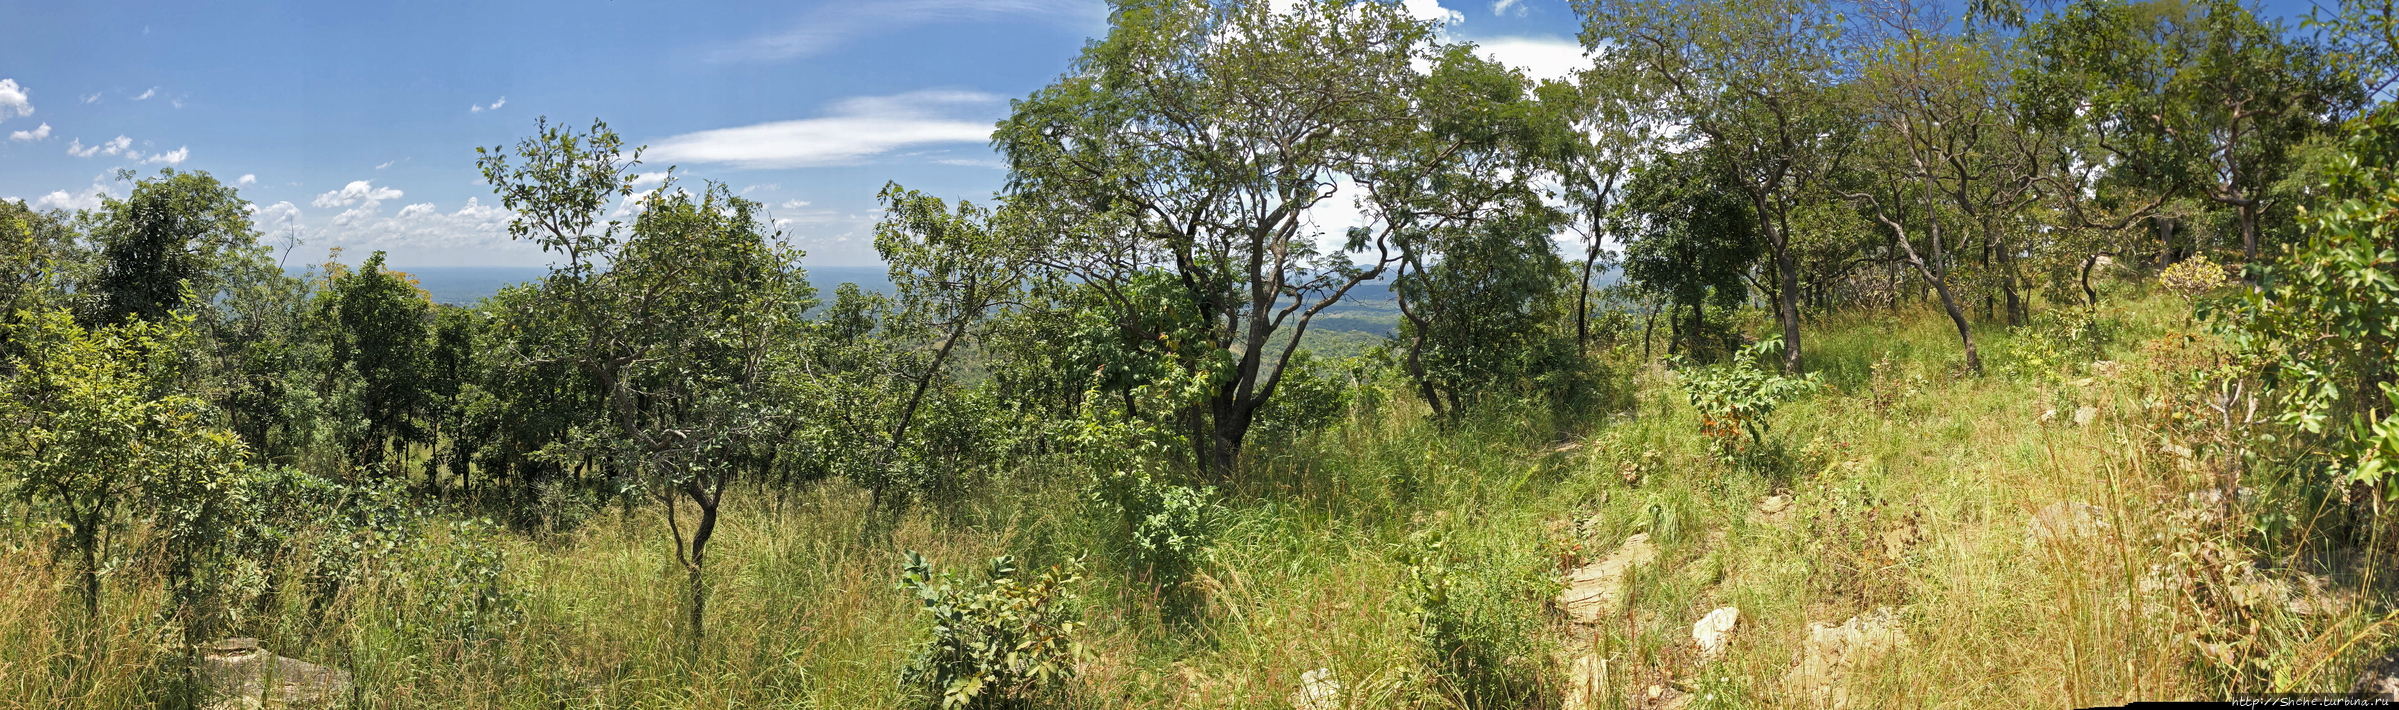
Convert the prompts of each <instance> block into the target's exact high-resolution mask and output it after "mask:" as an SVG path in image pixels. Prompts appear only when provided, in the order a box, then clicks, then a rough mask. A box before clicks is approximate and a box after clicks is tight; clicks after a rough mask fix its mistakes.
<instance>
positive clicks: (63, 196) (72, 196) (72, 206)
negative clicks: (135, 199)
mask: <svg viewBox="0 0 2399 710" xmlns="http://www.w3.org/2000/svg"><path fill="white" fill-rule="evenodd" d="M112 196H114V195H113V194H112V193H110V192H109V191H108V182H107V180H106V176H102V177H96V178H92V186H91V187H88V188H84V189H83V190H82V191H79V192H68V191H66V190H58V191H54V192H51V193H50V194H47V195H43V196H41V198H40V199H37V200H34V201H33V207H34V209H39V210H96V209H100V202H101V201H102V200H106V199H108V198H110V197H112Z"/></svg>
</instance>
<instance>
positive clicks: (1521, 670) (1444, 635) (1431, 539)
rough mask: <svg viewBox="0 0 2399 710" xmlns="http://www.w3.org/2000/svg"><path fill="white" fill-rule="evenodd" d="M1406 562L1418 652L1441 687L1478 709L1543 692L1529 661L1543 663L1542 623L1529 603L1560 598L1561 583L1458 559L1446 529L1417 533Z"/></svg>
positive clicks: (1403, 560) (1488, 563)
mask: <svg viewBox="0 0 2399 710" xmlns="http://www.w3.org/2000/svg"><path fill="white" fill-rule="evenodd" d="M1462 559H1482V560H1483V562H1484V564H1480V565H1477V564H1472V563H1467V562H1463V561H1462ZM1400 562H1401V563H1402V564H1405V565H1407V567H1408V582H1409V585H1408V591H1409V596H1410V598H1411V601H1412V602H1413V606H1412V607H1411V608H1410V612H1411V613H1412V614H1413V615H1414V616H1415V618H1416V641H1417V647H1418V649H1419V652H1420V653H1422V654H1423V663H1424V666H1425V668H1427V669H1428V670H1430V671H1431V672H1432V676H1433V678H1434V679H1435V682H1436V683H1437V684H1438V685H1439V686H1440V687H1443V688H1445V689H1447V690H1449V691H1451V692H1454V693H1456V694H1457V696H1458V697H1459V699H1461V700H1463V701H1464V703H1465V705H1466V706H1467V707H1473V708H1493V707H1518V706H1522V705H1525V704H1526V703H1527V702H1528V701H1530V700H1532V699H1533V698H1534V696H1535V695H1537V694H1538V693H1539V692H1540V690H1541V686H1540V684H1539V682H1538V681H1539V677H1540V676H1539V673H1538V672H1537V671H1538V669H1535V668H1531V667H1529V664H1530V663H1531V661H1530V660H1528V659H1532V658H1538V657H1540V654H1538V653H1536V652H1535V649H1533V648H1532V645H1533V639H1535V638H1537V637H1538V636H1539V631H1540V628H1539V627H1540V620H1539V619H1538V618H1536V617H1535V616H1534V614H1533V613H1532V611H1531V610H1533V609H1535V608H1538V607H1537V606H1535V605H1533V604H1528V603H1527V600H1530V599H1538V598H1542V597H1544V596H1546V595H1547V594H1551V593H1555V591H1556V587H1555V586H1544V585H1553V583H1551V582H1549V581H1548V578H1547V577H1546V576H1544V575H1541V574H1537V573H1535V574H1515V575H1510V574H1507V570H1508V569H1509V568H1510V566H1509V565H1507V564H1506V563H1505V562H1502V563H1497V564H1494V563H1492V561H1491V560H1490V559H1489V558H1488V557H1485V556H1461V555H1457V554H1455V553H1454V551H1452V550H1451V549H1450V546H1449V539H1448V536H1447V535H1446V534H1444V533H1442V532H1441V531H1439V530H1427V531H1421V532H1418V533H1416V534H1414V535H1411V536H1410V538H1409V541H1408V545H1407V546H1406V547H1404V548H1402V550H1401V553H1400ZM1528 569H1530V567H1529V566H1528ZM1534 571H1535V572H1537V571H1538V570H1534Z"/></svg>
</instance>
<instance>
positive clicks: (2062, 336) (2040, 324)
mask: <svg viewBox="0 0 2399 710" xmlns="http://www.w3.org/2000/svg"><path fill="white" fill-rule="evenodd" d="M2183 263H2185V264H2187V263H2190V262H2189V261H2185V262H2183ZM2177 266H2179V264H2178V265H2177ZM2116 330H2117V328H2116V324H2115V323H2114V322H2112V321H2109V320H2107V319H2103V318H2099V317H2097V316H2096V315H2094V314H2092V313H2091V312H2089V311H2085V310H2081V309H2061V310H2051V311H2043V312H2041V313H2040V314H2038V315H2035V316H2033V322H2032V325H2030V326H2027V327H2024V328H2018V329H2016V332H2015V337H2014V338H2012V339H2010V340H2008V341H2007V343H2006V344H2005V345H2003V346H2001V348H2002V350H2003V351H2004V352H2005V353H2006V355H2007V358H2006V360H2005V362H2004V364H2002V365H2000V371H2001V372H2002V373H2004V374H2006V375H2008V376H2009V377H2014V378H2018V379H2026V380H2040V381H2045V382H2051V383H2055V382H2057V381H2059V380H2061V379H2062V378H2063V377H2064V373H2066V372H2067V371H2068V369H2069V368H2071V367H2073V366H2075V365H2076V364H2078V363H2088V362H2091V361H2094V360H2098V359H2099V357H2100V354H2101V350H2102V349H2103V348H2105V347H2106V346H2107V344H2108V343H2110V342H2112V341H2113V340H2114V339H2115V334H2116Z"/></svg>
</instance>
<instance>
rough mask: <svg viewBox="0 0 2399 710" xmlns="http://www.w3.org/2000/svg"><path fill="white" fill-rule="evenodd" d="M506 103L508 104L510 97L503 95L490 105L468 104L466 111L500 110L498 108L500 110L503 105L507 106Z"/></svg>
mask: <svg viewBox="0 0 2399 710" xmlns="http://www.w3.org/2000/svg"><path fill="white" fill-rule="evenodd" d="M506 105H508V97H506V96H502V97H500V100H498V101H493V102H491V105H490V106H484V105H480V104H468V105H467V107H466V111H467V113H482V112H485V111H498V110H500V107H502V106H506Z"/></svg>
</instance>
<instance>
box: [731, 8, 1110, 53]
mask: <svg viewBox="0 0 2399 710" xmlns="http://www.w3.org/2000/svg"><path fill="white" fill-rule="evenodd" d="M1107 17H1108V6H1107V5H1105V4H1103V3H1101V2H1099V1H1098V0H886V1H885V2H873V3H827V5H826V6H825V7H822V8H821V9H819V10H817V11H816V12H813V13H809V15H808V16H806V17H804V18H801V20H800V21H799V22H798V23H796V24H795V25H793V27H792V28H791V29H789V30H785V31H782V32H777V33H775V34H770V35H764V36H759V37H753V38H751V39H748V40H745V41H742V42H737V43H734V44H733V45H732V46H729V47H724V48H721V49H717V50H715V51H713V52H711V53H710V55H709V56H710V58H712V59H715V60H717V61H769V60H777V59H791V58H794V57H805V56H809V55H814V54H821V53H824V52H826V51H830V50H832V49H835V48H838V47H840V46H842V45H845V44H848V43H850V42H852V41H855V40H857V39H859V38H861V37H865V36H867V35H871V34H876V33H881V32H889V31H892V30H897V29H900V28H904V27H910V26H915V25H921V24H930V23H935V22H979V23H987V22H993V21H996V20H1001V19H1008V18H1025V19H1035V20H1042V21H1048V22H1051V23H1055V24H1064V25H1070V26H1076V27H1081V28H1085V29H1094V30H1096V29H1098V28H1099V26H1100V25H1101V24H1102V23H1104V22H1106V21H1107Z"/></svg>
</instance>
